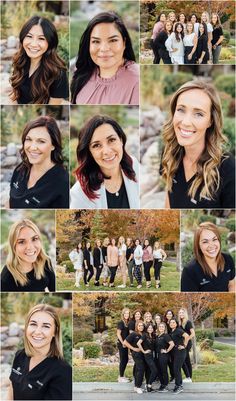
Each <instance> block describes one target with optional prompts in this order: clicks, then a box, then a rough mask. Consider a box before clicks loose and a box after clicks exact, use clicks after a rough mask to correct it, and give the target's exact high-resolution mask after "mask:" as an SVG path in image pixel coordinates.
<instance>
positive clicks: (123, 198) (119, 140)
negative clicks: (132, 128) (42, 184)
mask: <svg viewBox="0 0 236 401" xmlns="http://www.w3.org/2000/svg"><path fill="white" fill-rule="evenodd" d="M125 143H126V136H125V133H124V131H123V130H122V128H121V127H120V125H119V124H118V123H117V122H116V121H115V120H113V119H112V118H111V117H108V116H100V115H97V116H94V117H93V118H91V119H90V120H89V121H88V122H87V123H86V124H85V125H84V127H83V128H82V129H81V130H80V132H79V143H78V146H77V160H78V164H79V167H78V168H77V170H76V176H77V182H76V183H75V184H74V186H73V187H72V188H71V191H70V195H71V203H70V207H71V208H75V209H76V208H77V209H83V208H84V209H129V208H131V209H138V208H139V184H138V182H139V181H138V170H139V164H138V161H137V160H136V159H135V158H134V157H131V156H129V155H128V154H127V152H126V150H125Z"/></svg>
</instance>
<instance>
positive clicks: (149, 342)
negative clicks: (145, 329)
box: [141, 333, 155, 351]
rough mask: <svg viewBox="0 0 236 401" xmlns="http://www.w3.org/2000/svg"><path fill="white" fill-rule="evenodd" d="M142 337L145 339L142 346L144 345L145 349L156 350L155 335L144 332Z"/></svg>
mask: <svg viewBox="0 0 236 401" xmlns="http://www.w3.org/2000/svg"><path fill="white" fill-rule="evenodd" d="M141 339H142V340H143V342H142V347H143V349H144V351H147V350H151V351H154V348H155V338H154V337H150V336H149V334H148V333H144V334H143V335H142V337H141Z"/></svg>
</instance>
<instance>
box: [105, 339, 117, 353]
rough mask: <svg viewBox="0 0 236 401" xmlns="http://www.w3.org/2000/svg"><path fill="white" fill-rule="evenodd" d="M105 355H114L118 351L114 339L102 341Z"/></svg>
mask: <svg viewBox="0 0 236 401" xmlns="http://www.w3.org/2000/svg"><path fill="white" fill-rule="evenodd" d="M102 352H103V355H114V354H115V353H116V347H115V345H114V343H113V342H112V341H109V340H106V341H104V342H103V343H102Z"/></svg>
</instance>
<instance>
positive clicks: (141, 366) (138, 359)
mask: <svg viewBox="0 0 236 401" xmlns="http://www.w3.org/2000/svg"><path fill="white" fill-rule="evenodd" d="M132 357H133V360H134V363H135V371H134V385H135V387H141V386H142V383H143V375H144V370H145V360H144V357H143V353H142V352H134V351H132Z"/></svg>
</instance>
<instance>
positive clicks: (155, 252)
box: [153, 249, 163, 260]
mask: <svg viewBox="0 0 236 401" xmlns="http://www.w3.org/2000/svg"><path fill="white" fill-rule="evenodd" d="M162 257H163V256H162V253H161V250H160V249H154V250H153V258H154V259H159V260H162Z"/></svg>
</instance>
